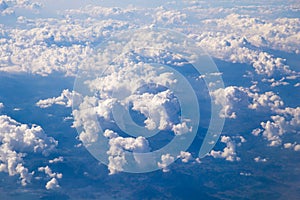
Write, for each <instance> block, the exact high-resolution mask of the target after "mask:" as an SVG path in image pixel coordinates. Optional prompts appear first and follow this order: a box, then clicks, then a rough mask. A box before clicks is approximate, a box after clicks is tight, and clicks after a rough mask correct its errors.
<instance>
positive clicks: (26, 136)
mask: <svg viewBox="0 0 300 200" xmlns="http://www.w3.org/2000/svg"><path fill="white" fill-rule="evenodd" d="M0 144H1V145H0V171H1V172H7V173H8V174H9V175H10V176H14V175H19V176H20V179H21V184H22V185H26V184H27V183H28V182H30V180H31V177H32V174H33V173H34V172H29V170H28V169H27V168H26V167H25V166H24V162H25V161H24V157H26V154H27V153H42V154H44V155H47V154H48V153H49V152H50V151H51V150H52V149H53V148H54V147H55V146H56V145H57V141H55V140H54V139H53V138H51V137H47V135H46V134H45V133H44V132H43V129H42V128H41V127H40V126H37V125H32V126H31V127H29V126H28V125H26V124H21V123H19V122H17V121H15V120H13V119H12V118H10V117H8V116H6V115H1V116H0Z"/></svg>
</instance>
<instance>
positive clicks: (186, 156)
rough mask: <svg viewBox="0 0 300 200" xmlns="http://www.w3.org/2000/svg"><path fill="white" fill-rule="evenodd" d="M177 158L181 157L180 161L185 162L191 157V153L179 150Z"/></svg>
mask: <svg viewBox="0 0 300 200" xmlns="http://www.w3.org/2000/svg"><path fill="white" fill-rule="evenodd" d="M178 158H180V159H181V161H182V162H184V163H187V162H189V161H190V160H192V159H193V157H192V154H191V153H190V152H186V151H181V152H180V155H179V156H178Z"/></svg>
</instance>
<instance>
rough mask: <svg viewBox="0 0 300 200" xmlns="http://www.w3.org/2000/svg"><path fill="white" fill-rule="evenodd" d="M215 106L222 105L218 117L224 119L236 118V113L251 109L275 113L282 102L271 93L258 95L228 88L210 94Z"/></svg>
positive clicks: (240, 89)
mask: <svg viewBox="0 0 300 200" xmlns="http://www.w3.org/2000/svg"><path fill="white" fill-rule="evenodd" d="M211 96H212V98H213V100H214V101H215V103H216V104H219V105H222V110H221V112H220V116H221V117H224V118H233V119H234V118H237V113H238V112H240V114H242V112H241V111H243V112H248V111H247V109H248V110H249V109H253V110H256V111H259V112H276V111H277V110H278V109H280V108H282V107H283V105H284V102H283V101H282V100H281V98H280V96H278V95H276V94H275V93H274V92H272V91H268V92H265V93H258V92H255V91H252V90H250V89H248V88H244V87H237V86H228V87H226V88H224V89H223V88H220V89H218V90H215V91H213V92H212V93H211Z"/></svg>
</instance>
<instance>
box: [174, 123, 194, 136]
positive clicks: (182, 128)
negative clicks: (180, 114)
mask: <svg viewBox="0 0 300 200" xmlns="http://www.w3.org/2000/svg"><path fill="white" fill-rule="evenodd" d="M172 131H173V132H174V133H175V135H182V134H185V133H188V132H191V131H192V127H190V128H189V127H188V126H187V124H186V122H182V123H181V124H175V125H173V127H172Z"/></svg>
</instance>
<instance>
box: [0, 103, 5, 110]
mask: <svg viewBox="0 0 300 200" xmlns="http://www.w3.org/2000/svg"><path fill="white" fill-rule="evenodd" d="M2 108H4V104H3V103H1V102H0V110H1V109H2Z"/></svg>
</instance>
